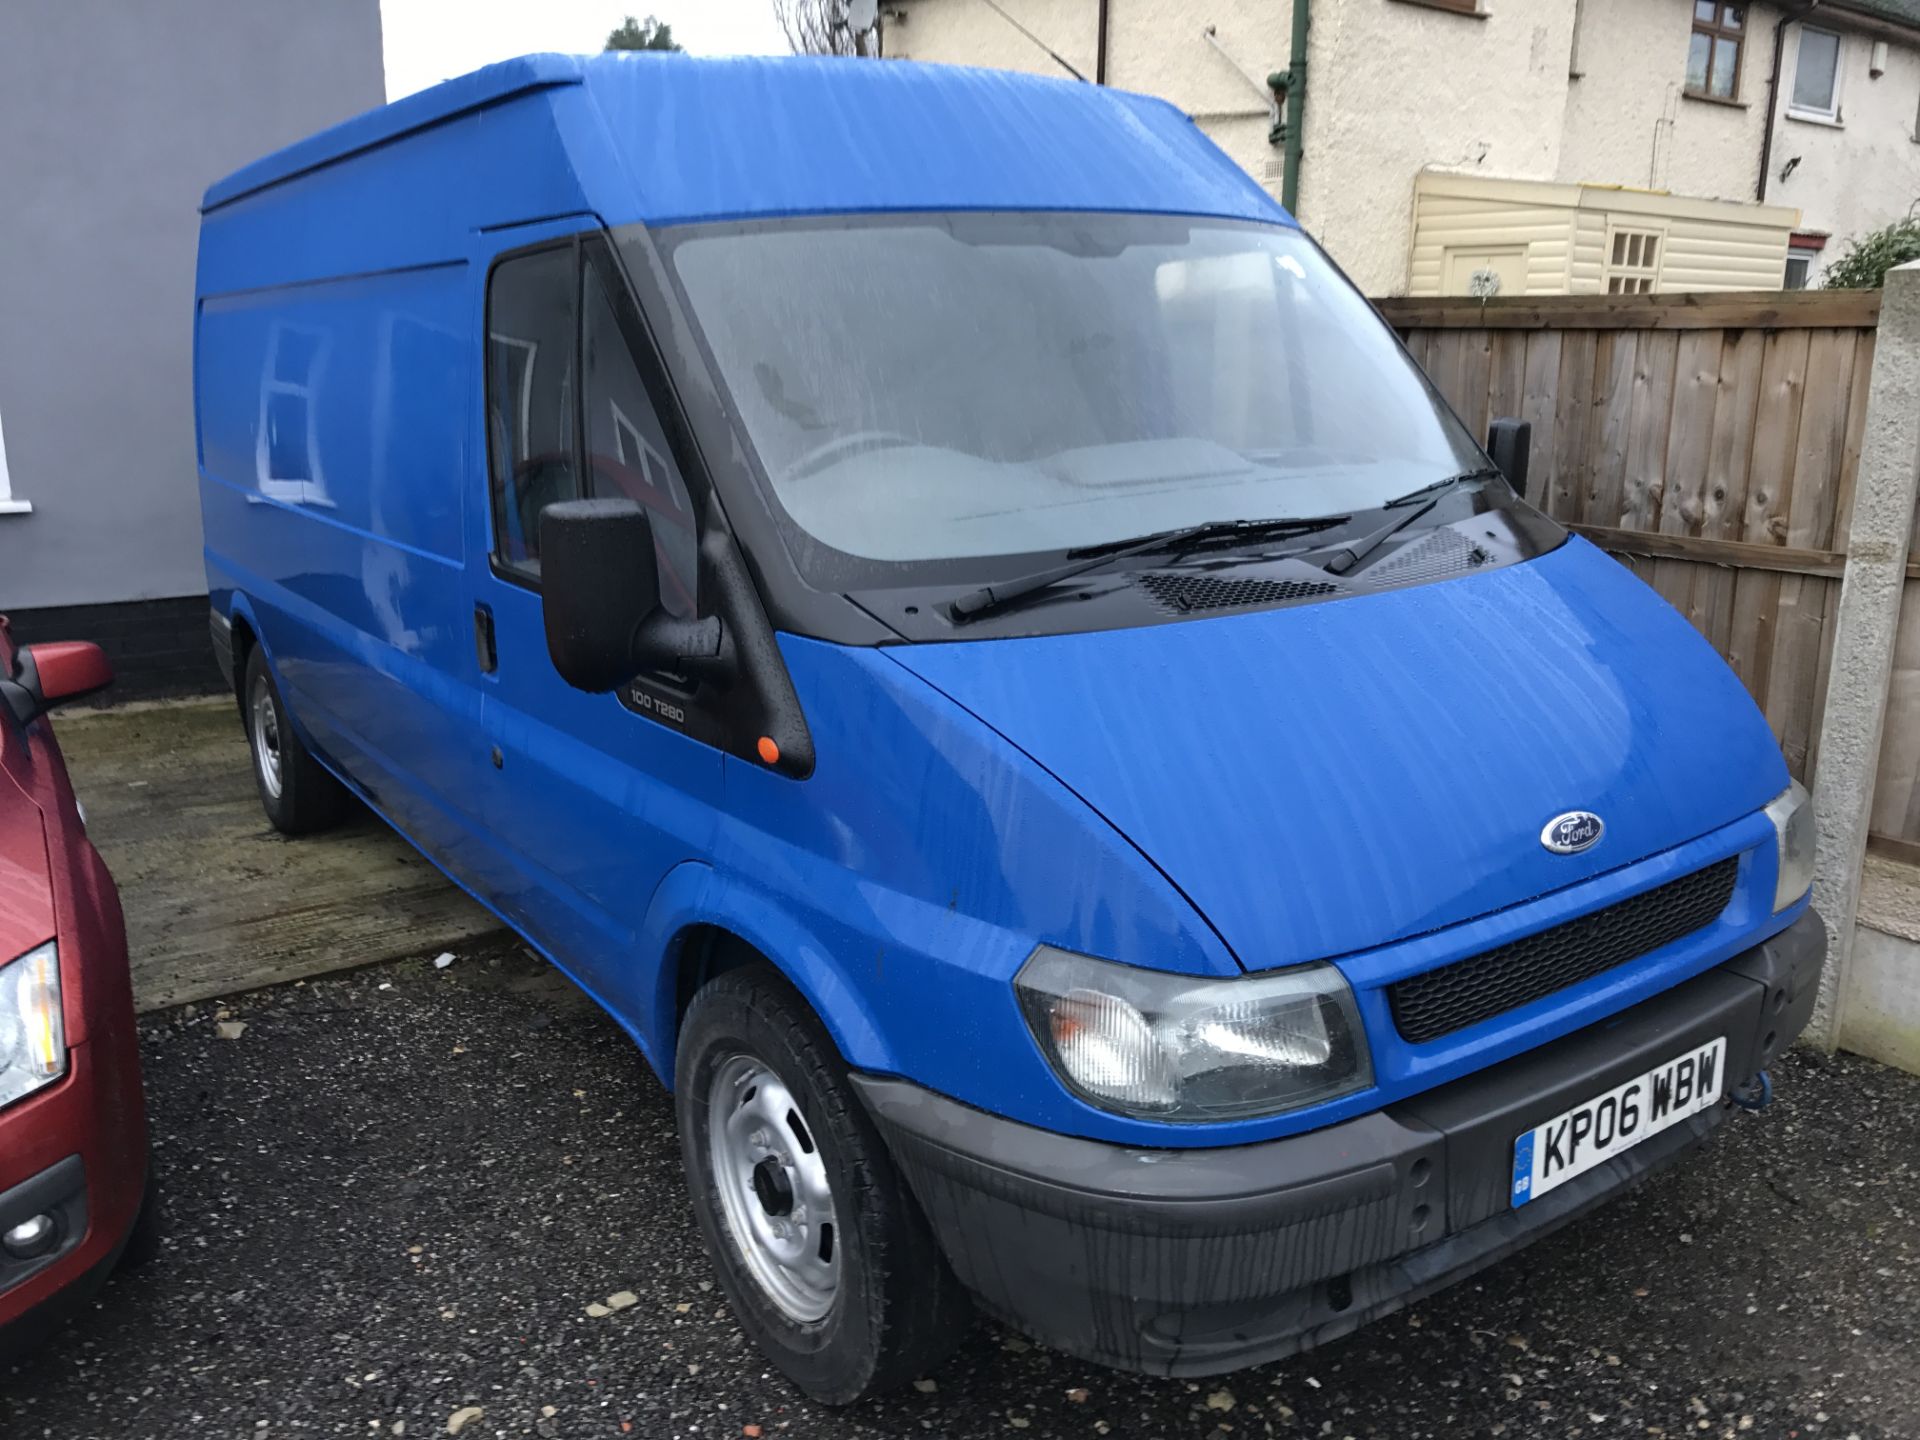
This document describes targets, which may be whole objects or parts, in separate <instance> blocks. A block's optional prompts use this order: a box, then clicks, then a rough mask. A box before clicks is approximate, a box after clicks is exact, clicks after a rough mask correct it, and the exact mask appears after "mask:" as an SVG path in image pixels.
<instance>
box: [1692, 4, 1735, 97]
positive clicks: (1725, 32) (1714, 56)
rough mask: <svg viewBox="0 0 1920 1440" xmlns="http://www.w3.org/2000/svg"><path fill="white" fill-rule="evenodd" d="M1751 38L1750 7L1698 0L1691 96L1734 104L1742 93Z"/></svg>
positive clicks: (1694, 23) (1694, 8)
mask: <svg viewBox="0 0 1920 1440" xmlns="http://www.w3.org/2000/svg"><path fill="white" fill-rule="evenodd" d="M1746 36H1747V7H1746V6H1745V5H1730V4H1727V3H1725V0H1694V4H1693V35H1692V37H1691V38H1690V39H1689V41H1688V43H1687V93H1688V94H1689V95H1703V96H1705V97H1707V98H1708V99H1710V100H1731V99H1733V98H1734V97H1735V96H1736V95H1737V94H1739V91H1740V50H1741V47H1742V45H1743V43H1744V42H1745V40H1746Z"/></svg>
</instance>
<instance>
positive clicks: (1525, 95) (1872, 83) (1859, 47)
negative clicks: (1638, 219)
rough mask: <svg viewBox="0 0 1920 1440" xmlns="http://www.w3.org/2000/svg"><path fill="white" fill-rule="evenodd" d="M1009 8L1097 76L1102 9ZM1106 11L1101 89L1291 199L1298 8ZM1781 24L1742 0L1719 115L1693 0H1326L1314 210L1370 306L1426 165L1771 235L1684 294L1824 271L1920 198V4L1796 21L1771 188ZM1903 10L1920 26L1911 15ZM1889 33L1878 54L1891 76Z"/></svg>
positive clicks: (904, 24) (937, 18) (952, 6)
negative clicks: (1789, 272)
mask: <svg viewBox="0 0 1920 1440" xmlns="http://www.w3.org/2000/svg"><path fill="white" fill-rule="evenodd" d="M1000 3H1001V9H1003V10H1005V11H1006V13H1007V15H1008V16H1011V17H1012V18H1013V19H1014V20H1017V21H1018V22H1019V23H1020V24H1021V25H1023V26H1025V27H1026V28H1027V29H1028V30H1030V31H1032V32H1033V34H1034V35H1035V36H1036V37H1037V38H1038V39H1039V40H1040V41H1041V42H1043V43H1044V44H1045V45H1047V46H1050V47H1051V48H1053V49H1054V50H1056V51H1058V52H1059V53H1060V54H1061V55H1062V56H1063V57H1064V58H1065V59H1067V60H1068V61H1069V62H1070V63H1071V64H1073V65H1074V66H1075V67H1076V68H1077V69H1079V70H1080V71H1081V72H1082V73H1084V74H1086V75H1088V76H1089V77H1091V76H1092V75H1093V74H1094V65H1095V58H1096V48H1097V37H1098V14H1099V10H1100V3H1099V0H1000ZM882 11H883V15H884V16H885V17H886V18H885V20H884V22H883V23H884V24H885V26H886V30H885V49H886V53H887V54H889V55H892V56H896V57H904V58H910V59H921V60H938V61H949V62H953V63H960V64H975V65H990V66H1000V67H1006V68H1013V69H1022V70H1030V71H1035V72H1038V73H1054V74H1061V73H1064V72H1062V71H1061V69H1060V67H1059V66H1058V65H1057V64H1056V63H1055V62H1054V61H1053V60H1051V59H1050V58H1049V57H1048V56H1047V55H1046V53H1045V52H1044V51H1043V50H1042V49H1041V48H1040V47H1039V46H1038V45H1036V44H1035V43H1034V42H1033V41H1032V40H1029V39H1027V38H1025V37H1024V36H1022V35H1021V34H1020V32H1019V30H1017V29H1016V28H1015V27H1014V26H1013V25H1012V24H1009V23H1008V21H1007V19H1005V18H1003V17H1002V16H1001V15H1000V14H998V13H996V11H995V10H994V9H993V8H991V7H990V6H988V5H987V4H985V3H983V0H886V3H883V5H882ZM1107 11H1108V44H1107V52H1108V61H1107V68H1106V79H1107V81H1108V83H1110V84H1113V85H1116V86H1122V87H1124V88H1127V89H1133V90H1141V91H1145V92H1148V93H1151V94H1156V95H1160V96H1162V97H1164V98H1166V99H1168V100H1170V101H1171V102H1172V103H1174V104H1175V105H1178V106H1180V107H1181V108H1182V109H1183V110H1186V111H1187V112H1188V113H1189V114H1192V115H1193V116H1194V117H1195V119H1196V120H1197V121H1198V122H1199V123H1200V124H1201V125H1202V126H1203V127H1204V128H1205V129H1206V130H1207V131H1208V133H1209V134H1211V135H1212V136H1213V138H1214V140H1215V141H1216V142H1217V143H1218V144H1219V145H1220V146H1221V148H1222V149H1224V150H1226V152H1227V153H1228V154H1229V155H1231V156H1232V157H1233V158H1234V159H1235V160H1236V161H1237V162H1238V163H1239V164H1240V165H1241V167H1242V168H1243V169H1245V170H1246V171H1247V172H1248V173H1249V174H1251V175H1253V176H1254V177H1255V178H1256V179H1259V180H1261V181H1262V182H1263V183H1265V184H1267V185H1268V186H1269V188H1271V189H1273V190H1274V191H1275V192H1276V193H1278V189H1279V183H1280V175H1281V170H1280V149H1279V147H1277V146H1275V145H1272V144H1270V143H1269V142H1268V139H1267V133H1268V124H1269V122H1268V118H1267V111H1266V109H1265V107H1264V105H1263V103H1262V97H1261V95H1260V93H1259V90H1258V88H1257V85H1256V83H1255V82H1256V81H1260V80H1264V77H1265V76H1267V75H1268V74H1269V73H1272V72H1276V71H1280V70H1284V69H1285V68H1286V64H1287V48H1288V36H1289V33H1290V32H1289V22H1290V16H1291V13H1292V5H1291V0H1203V3H1199V4H1195V3H1190V0H1108V3H1107ZM1801 11H1802V7H1799V6H1795V7H1794V14H1795V15H1796V16H1798V15H1800V14H1801ZM1908 12H1911V13H1908ZM1783 13H1784V12H1783V10H1782V9H1781V8H1780V7H1778V6H1775V5H1771V4H1749V5H1747V6H1746V7H1745V42H1744V53H1743V55H1742V60H1741V66H1740V72H1739V82H1738V86H1737V90H1736V93H1735V94H1734V96H1733V97H1732V98H1731V100H1730V101H1728V102H1718V101H1713V100H1704V99H1699V98H1695V97H1693V96H1690V95H1687V94H1686V93H1685V80H1686V61H1687V50H1688V43H1689V37H1690V33H1691V30H1692V25H1693V19H1692V16H1693V4H1692V0H1479V6H1478V9H1477V10H1475V11H1473V12H1472V13H1461V11H1460V10H1459V9H1457V8H1452V7H1448V6H1442V5H1437V4H1426V3H1419V0H1315V3H1314V5H1313V26H1312V31H1311V34H1310V37H1309V43H1308V61H1309V83H1308V92H1307V95H1308V98H1307V118H1306V125H1305V144H1306V156H1305V163H1304V165H1303V167H1302V172H1301V187H1300V206H1299V208H1300V213H1301V218H1302V219H1303V221H1304V222H1305V224H1306V225H1307V227H1308V228H1309V229H1310V230H1311V231H1313V232H1314V234H1316V235H1317V236H1318V237H1319V238H1320V240H1321V241H1322V243H1324V244H1325V245H1326V246H1327V248H1328V249H1329V250H1330V251H1331V252H1332V254H1333V255H1334V257H1335V258H1336V259H1337V260H1338V261H1339V262H1340V263H1341V264H1342V265H1343V266H1344V267H1345V268H1346V269H1347V271H1348V273H1349V274H1351V275H1352V276H1353V278H1354V280H1355V281H1356V282H1357V283H1358V284H1359V285H1360V287H1361V288H1362V289H1363V290H1365V291H1367V292H1368V293H1369V294H1374V295H1398V294H1404V293H1407V291H1408V289H1409V286H1410V283H1411V273H1410V269H1411V259H1412V250H1413V235H1414V231H1413V224H1414V197H1415V192H1416V182H1417V179H1418V177H1419V176H1421V175H1422V174H1423V173H1442V174H1446V175H1450V176H1459V177H1466V178H1484V179H1489V180H1495V181H1502V182H1506V181H1531V182H1549V183H1552V184H1556V185H1560V186H1569V185H1573V186H1583V187H1586V188H1587V189H1588V191H1589V192H1590V195H1591V194H1592V193H1595V192H1598V191H1599V190H1602V189H1605V188H1609V187H1611V188H1616V189H1619V190H1620V191H1621V192H1622V194H1623V198H1626V199H1627V200H1628V201H1629V205H1628V208H1631V199H1630V197H1631V193H1632V192H1635V191H1653V192H1666V193H1670V194H1672V195H1674V196H1677V197H1683V198H1686V199H1690V200H1699V201H1717V202H1725V205H1726V207H1727V208H1726V209H1725V210H1724V211H1722V212H1721V213H1722V215H1723V216H1724V218H1726V219H1727V221H1728V222H1729V223H1730V224H1733V225H1734V226H1735V227H1736V228H1739V227H1740V226H1743V225H1751V224H1753V223H1755V222H1756V219H1760V220H1761V221H1762V223H1764V224H1765V225H1767V226H1770V227H1771V228H1772V230H1773V232H1774V233H1773V236H1772V238H1771V239H1767V240H1764V241H1760V240H1757V239H1756V237H1754V236H1752V235H1733V234H1729V236H1728V245H1729V246H1730V247H1731V248H1730V249H1728V251H1727V252H1726V253H1727V254H1728V255H1730V256H1744V257H1745V262H1746V263H1745V264H1744V265H1735V266H1733V267H1732V270H1733V271H1737V272H1740V273H1739V274H1738V276H1737V277H1736V276H1735V275H1734V274H1732V273H1729V274H1728V275H1727V276H1725V277H1722V276H1720V275H1718V274H1717V273H1709V274H1702V273H1699V269H1698V266H1697V265H1696V267H1695V271H1696V273H1695V274H1693V275H1692V276H1690V277H1686V278H1684V279H1681V280H1680V281H1679V283H1676V284H1675V285H1673V286H1671V287H1668V288H1682V287H1683V286H1686V287H1690V288H1702V287H1704V286H1705V285H1707V284H1720V283H1725V284H1728V285H1731V284H1735V283H1739V284H1745V285H1752V284H1753V283H1755V282H1754V280H1753V278H1752V276H1753V271H1754V268H1755V266H1754V263H1753V262H1754V261H1755V259H1756V255H1757V252H1754V251H1751V250H1745V249H1743V248H1742V247H1745V246H1748V245H1751V244H1756V243H1757V244H1760V245H1762V247H1763V249H1766V250H1767V251H1768V253H1769V255H1771V254H1780V255H1781V260H1782V265H1783V266H1784V253H1783V252H1784V248H1785V242H1786V238H1787V233H1791V232H1793V231H1796V230H1798V231H1801V232H1812V233H1814V234H1815V235H1816V237H1817V235H1818V234H1820V233H1825V234H1828V235H1830V236H1831V237H1832V240H1831V242H1830V243H1829V244H1828V246H1827V248H1826V249H1825V251H1824V252H1821V254H1820V255H1819V256H1818V257H1816V262H1815V273H1816V275H1817V270H1818V265H1819V263H1823V261H1824V259H1828V258H1831V257H1832V256H1833V254H1835V253H1836V252H1837V250H1838V249H1839V248H1840V242H1841V241H1843V240H1844V239H1845V237H1847V236H1849V235H1853V234H1857V233H1859V232H1860V231H1862V230H1864V229H1867V228H1870V227H1871V226H1875V225H1879V224H1884V223H1886V222H1887V221H1888V220H1892V219H1896V218H1898V217H1900V216H1902V215H1904V214H1906V213H1907V210H1908V207H1909V206H1910V205H1911V204H1912V203H1913V202H1914V200H1915V199H1916V198H1920V143H1917V142H1916V141H1915V139H1914V137H1915V135H1916V133H1920V0H1851V3H1841V0H1830V3H1827V4H1823V5H1820V6H1818V7H1816V10H1815V11H1814V12H1809V14H1808V15H1807V16H1806V17H1805V18H1802V19H1801V20H1799V21H1798V22H1797V23H1795V24H1791V25H1789V26H1787V27H1786V29H1785V32H1784V41H1783V54H1782V59H1783V64H1782V74H1781V85H1780V90H1779V94H1778V96H1777V97H1775V103H1774V106H1773V108H1774V110H1775V111H1776V120H1775V125H1774V137H1773V144H1772V153H1771V156H1770V159H1769V163H1768V166H1767V170H1768V181H1767V184H1766V186H1765V188H1764V191H1763V190H1762V187H1761V184H1760V175H1761V166H1760V156H1761V150H1762V146H1763V143H1764V137H1765V132H1766V120H1767V113H1768V108H1769V84H1768V82H1769V77H1770V75H1771V72H1772V68H1773V49H1774V43H1775V38H1776V34H1777V33H1778V22H1779V20H1780V18H1781V16H1782V14H1783ZM1903 15H1904V16H1905V17H1906V19H1908V20H1910V21H1912V22H1913V24H1910V25H1903V24H1899V23H1897V18H1898V17H1901V16H1903ZM1889 16H1891V17H1895V19H1889V18H1888V17H1889ZM1816 21H1817V22H1818V23H1819V24H1821V25H1824V26H1826V27H1828V28H1830V29H1832V30H1833V31H1834V32H1835V33H1838V34H1840V35H1841V36H1842V41H1841V55H1840V69H1841V107H1840V115H1839V117H1838V123H1825V124H1823V123H1820V122H1819V121H1818V120H1815V119H1808V118H1804V117H1802V116H1799V115H1795V114H1790V111H1791V110H1792V106H1791V104H1790V101H1791V95H1792V86H1793V77H1794V68H1795V58H1796V55H1797V48H1798V45H1799V42H1800V36H1801V34H1802V31H1803V27H1804V26H1805V25H1807V24H1813V23H1815V22H1816ZM1209 30H1211V32H1212V34H1211V38H1209V34H1208V32H1209ZM1876 39H1878V40H1884V41H1885V42H1886V44H1885V55H1884V57H1883V59H1882V64H1881V67H1880V68H1881V73H1880V74H1879V75H1878V76H1874V75H1872V74H1871V73H1870V70H1871V68H1872V66H1873V62H1874V61H1875V58H1876V51H1875V48H1874V42H1875V40H1876ZM1216 42H1217V44H1216ZM1223 51H1224V52H1225V53H1222V52H1223ZM1249 76H1251V77H1253V79H1251V80H1250V79H1249V78H1248V77H1249ZM1795 156H1798V157H1799V159H1798V160H1797V161H1796V162H1795V163H1794V164H1793V165H1792V166H1791V167H1789V165H1788V161H1789V160H1791V159H1793V157H1795ZM1783 171H1784V172H1785V178H1784V179H1782V178H1780V177H1781V175H1782V172H1783ZM1549 198H1550V197H1549ZM1760 201H1764V203H1765V204H1766V205H1767V206H1770V207H1774V209H1773V211H1772V212H1771V213H1770V214H1768V215H1767V216H1765V217H1753V216H1747V217H1741V216H1740V215H1739V214H1738V210H1740V209H1751V208H1752V207H1753V206H1754V205H1755V203H1756V202H1760ZM1709 208H1711V207H1709ZM1795 211H1798V212H1799V215H1798V218H1797V219H1795V218H1794V215H1793V212H1795ZM1782 232H1786V233H1782ZM1769 263H1770V262H1769ZM1760 268H1767V266H1765V265H1763V266H1761V267H1760ZM1781 278H1782V277H1781V275H1780V274H1778V273H1773V274H1772V278H1771V279H1770V280H1767V281H1766V282H1765V283H1768V284H1774V285H1777V284H1779V283H1780V280H1781Z"/></svg>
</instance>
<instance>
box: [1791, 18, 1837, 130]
mask: <svg viewBox="0 0 1920 1440" xmlns="http://www.w3.org/2000/svg"><path fill="white" fill-rule="evenodd" d="M1809 31H1812V32H1814V33H1816V34H1820V35H1830V36H1832V37H1833V42H1834V43H1833V108H1832V109H1831V110H1817V109H1814V108H1812V107H1811V106H1807V105H1798V104H1795V103H1794V98H1793V96H1794V92H1795V91H1797V90H1798V89H1799V88H1800V54H1801V47H1802V46H1803V44H1804V43H1805V41H1806V38H1807V34H1808V32H1809ZM1846 73H1847V37H1846V36H1844V35H1842V34H1841V33H1840V32H1839V31H1838V30H1829V29H1827V28H1826V27H1825V26H1823V25H1802V26H1801V27H1800V33H1799V35H1798V36H1796V37H1795V39H1794V42H1793V79H1792V83H1790V84H1789V85H1788V86H1787V118H1788V119H1790V120H1808V121H1811V122H1812V123H1813V124H1815V125H1842V124H1844V123H1845V121H1843V120H1842V119H1841V115H1842V106H1841V93H1840V92H1841V88H1842V82H1843V81H1844V80H1845V78H1846Z"/></svg>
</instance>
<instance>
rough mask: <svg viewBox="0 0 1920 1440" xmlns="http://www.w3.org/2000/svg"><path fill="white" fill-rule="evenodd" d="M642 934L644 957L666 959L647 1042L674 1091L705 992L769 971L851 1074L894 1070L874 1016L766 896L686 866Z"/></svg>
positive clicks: (814, 943)
mask: <svg viewBox="0 0 1920 1440" xmlns="http://www.w3.org/2000/svg"><path fill="white" fill-rule="evenodd" d="M642 933H643V936H645V937H648V943H647V944H646V945H645V946H644V947H643V952H642V953H647V954H652V955H655V956H658V957H659V959H658V962H657V965H658V969H657V971H656V973H655V975H654V976H653V979H652V984H651V987H650V992H651V995H650V998H651V1003H650V1004H649V1005H648V1006H647V1007H646V1009H645V1011H644V1022H643V1026H642V1034H641V1036H640V1039H641V1043H642V1047H643V1048H644V1049H645V1050H646V1052H647V1056H648V1059H649V1060H651V1061H652V1063H653V1067H654V1069H655V1070H656V1071H657V1072H658V1073H659V1075H660V1077H661V1079H662V1080H663V1081H664V1082H665V1083H666V1085H667V1086H668V1088H669V1089H671V1088H672V1085H673V1073H674V1064H675V1060H676V1052H677V1046H678V1041H679V1036H680V1028H681V1024H682V1022H683V1021H684V1020H685V1019H686V1013H687V1007H688V1006H689V1005H691V1004H692V1003H693V998H694V996H695V995H696V994H698V993H699V990H700V987H701V986H702V985H704V984H706V983H707V982H708V981H710V980H712V979H714V978H715V977H716V976H719V975H723V974H725V973H726V972H727V971H729V970H734V969H738V968H739V967H740V966H742V965H748V964H753V963H756V962H762V961H763V962H765V963H766V964H769V965H771V966H773V968H774V969H775V970H777V971H779V973H780V974H781V975H783V976H784V977H786V979H787V981H788V983H789V984H791V985H792V986H793V987H794V989H796V990H798V991H799V992H800V996H801V998H802V999H804V1000H805V1001H806V1002H807V1004H808V1006H809V1007H811V1008H812V1010H813V1013H814V1014H815V1015H817V1016H819V1017H820V1022H821V1024H823V1025H825V1026H826V1028H827V1034H828V1035H830V1036H831V1037H832V1039H833V1043H834V1045H835V1046H836V1047H837V1048H838V1049H839V1051H840V1055H841V1058H843V1059H844V1060H845V1061H846V1062H847V1064H848V1065H849V1066H851V1067H852V1068H854V1069H857V1070H878V1071H889V1072H890V1071H892V1070H894V1069H896V1068H897V1067H896V1066H895V1064H894V1057H893V1052H892V1050H891V1049H890V1047H889V1046H888V1045H887V1043H886V1040H885V1038H884V1036H883V1035H882V1033H881V1030H880V1027H879V1025H878V1024H877V1023H876V1020H875V1017H874V1015H873V1013H872V1010H871V1009H870V1007H869V1006H868V1004H867V1001H866V1000H865V999H864V997H862V996H861V995H860V994H859V993H858V992H857V991H856V990H854V989H853V987H852V986H850V985H849V984H848V983H847V980H846V977H845V975H844V974H843V973H842V971H841V968H840V966H839V965H838V964H837V963H836V962H835V960H834V957H833V953H832V951H831V950H830V949H829V948H828V947H827V946H826V945H825V944H823V943H822V942H821V941H820V940H819V939H818V938H817V937H816V936H815V935H813V934H812V933H811V931H809V930H808V929H807V927H806V926H805V925H804V924H802V923H801V922H800V921H798V920H797V919H796V918H795V917H793V916H792V915H791V914H790V913H789V912H788V911H787V910H786V909H785V908H784V907H782V906H781V905H780V904H779V903H778V901H777V900H775V899H774V898H773V897H771V896H768V895H766V894H765V893H764V892H762V891H760V890H758V889H756V888H754V887H752V886H749V885H746V884H744V883H742V882H740V881H738V880H735V879H732V878H731V877H728V876H726V875H723V874H721V873H720V872H718V871H716V870H714V869H713V867H712V866H710V865H707V864H704V863H702V862H699V861H687V862H685V863H683V864H681V865H679V866H677V867H675V868H674V869H673V870H672V871H670V872H668V874H667V876H666V878H665V879H664V880H662V881H661V883H660V885H659V887H658V889H656V890H655V892H654V897H653V902H652V904H651V905H649V906H648V910H647V918H646V921H645V923H644V926H643V931H642Z"/></svg>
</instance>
